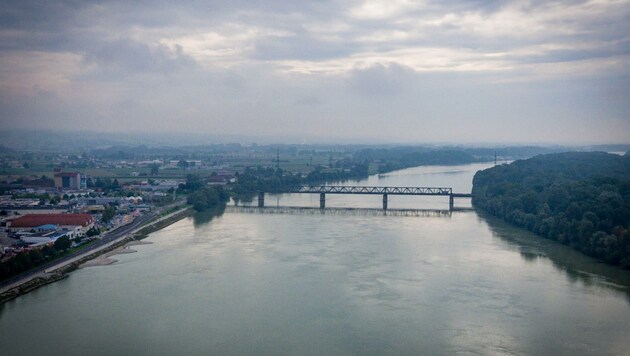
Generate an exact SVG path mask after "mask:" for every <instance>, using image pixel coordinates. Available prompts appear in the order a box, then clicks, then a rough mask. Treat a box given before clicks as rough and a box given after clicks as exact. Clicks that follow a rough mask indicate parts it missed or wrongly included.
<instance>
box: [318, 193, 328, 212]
mask: <svg viewBox="0 0 630 356" xmlns="http://www.w3.org/2000/svg"><path fill="white" fill-rule="evenodd" d="M325 207H326V194H325V193H319V208H320V209H324V208H325Z"/></svg>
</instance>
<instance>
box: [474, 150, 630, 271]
mask: <svg viewBox="0 0 630 356" xmlns="http://www.w3.org/2000/svg"><path fill="white" fill-rule="evenodd" d="M472 193H473V204H474V205H475V207H479V208H482V209H483V210H485V211H488V212H489V213H491V214H493V215H495V216H498V217H500V218H502V219H504V220H506V221H508V222H510V223H512V224H515V225H518V226H521V227H524V228H527V229H528V230H530V231H532V232H534V233H536V234H538V235H540V236H542V237H545V238H548V239H551V240H554V241H558V242H560V243H563V244H566V245H569V246H571V247H573V248H575V249H577V250H579V251H581V252H583V253H584V254H586V255H589V256H592V257H596V258H598V259H601V260H603V261H606V262H608V263H610V264H614V265H619V266H621V267H623V268H630V155H628V154H626V155H625V156H618V155H613V154H608V153H604V152H570V153H560V154H549V155H541V156H536V157H534V158H530V159H527V160H522V161H515V162H513V163H512V164H510V165H500V166H496V167H493V168H490V169H486V170H483V171H479V172H477V174H475V177H474V179H473V190H472Z"/></svg>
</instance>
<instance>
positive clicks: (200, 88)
mask: <svg viewBox="0 0 630 356" xmlns="http://www.w3.org/2000/svg"><path fill="white" fill-rule="evenodd" d="M629 79H630V1H628V0H618V1H614V0H611V1H604V0H593V1H554V2H549V1H453V2H448V5H445V4H444V2H440V1H407V0H388V1H385V0H382V1H381V0H378V1H334V0H321V1H290V2H287V1H265V2H261V1H246V0H241V1H229V2H228V1H206V2H196V1H191V2H157V3H155V2H152V1H151V2H149V1H147V2H142V1H140V2H126V1H109V2H98V1H78V0H76V1H52V2H40V1H28V0H26V1H20V2H11V1H7V2H4V3H3V4H2V6H1V7H0V123H1V125H2V126H0V129H2V128H8V127H19V128H57V129H82V130H103V131H144V132H147V131H160V132H196V133H198V132H208V133H212V134H215V135H216V134H239V133H240V134H246V135H260V136H275V137H279V138H280V137H284V138H286V137H291V138H294V139H307V140H310V141H317V140H318V139H324V138H325V139H326V140H330V139H331V138H332V139H338V140H343V139H346V138H351V139H353V140H354V141H364V142H376V141H379V142H384V141H389V142H394V141H404V142H550V143H551V142H559V143H565V142H611V141H615V142H629V141H630V117H629V115H628V112H630V110H628V109H630V104H629V102H630V100H627V93H628V92H629V89H630V80H629Z"/></svg>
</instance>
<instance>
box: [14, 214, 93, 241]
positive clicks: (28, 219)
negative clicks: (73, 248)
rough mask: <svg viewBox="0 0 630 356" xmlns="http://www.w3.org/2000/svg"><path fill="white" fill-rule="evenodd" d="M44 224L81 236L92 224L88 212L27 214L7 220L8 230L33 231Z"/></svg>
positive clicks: (72, 235) (71, 234) (91, 217)
mask: <svg viewBox="0 0 630 356" xmlns="http://www.w3.org/2000/svg"><path fill="white" fill-rule="evenodd" d="M44 225H55V226H56V227H57V229H63V230H68V236H70V237H75V236H82V235H84V234H85V233H86V232H87V231H88V230H89V229H90V228H92V227H93V226H94V217H93V216H92V215H90V214H29V215H24V216H21V217H19V218H17V219H13V220H11V221H8V222H7V228H8V229H9V231H11V232H13V233H16V232H20V231H31V230H33V231H35V230H36V229H37V228H39V227H42V226H44Z"/></svg>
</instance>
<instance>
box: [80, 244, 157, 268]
mask: <svg viewBox="0 0 630 356" xmlns="http://www.w3.org/2000/svg"><path fill="white" fill-rule="evenodd" d="M151 243H152V242H148V241H131V242H128V243H126V244H125V245H124V246H121V247H118V248H117V249H115V250H112V251H110V252H107V253H104V254H102V255H100V256H98V257H96V258H94V259H92V260H89V261H87V262H85V263H83V264H82V265H80V266H79V268H85V267H96V266H108V265H111V264H112V263H115V262H117V261H118V260H116V259H114V258H111V257H112V256H114V255H120V254H125V253H134V252H137V251H136V250H134V249H131V248H130V247H131V246H135V245H150V244H151Z"/></svg>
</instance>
